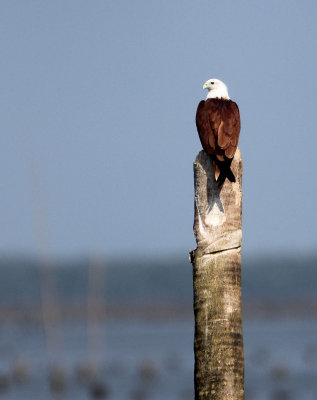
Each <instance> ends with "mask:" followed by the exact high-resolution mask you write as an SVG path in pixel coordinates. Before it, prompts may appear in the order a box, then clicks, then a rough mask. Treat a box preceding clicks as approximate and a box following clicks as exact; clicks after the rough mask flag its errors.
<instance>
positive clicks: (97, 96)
mask: <svg viewBox="0 0 317 400" xmlns="http://www.w3.org/2000/svg"><path fill="white" fill-rule="evenodd" d="M316 15H317V3H316V1H315V0H312V1H309V0H303V1H301V2H298V1H293V0H290V1H288V2H285V1H284V0H268V1H265V2H255V1H251V0H250V1H221V2H220V1H197V2H193V1H189V0H182V1H178V0H175V1H164V0H162V1H160V2H158V1H154V0H146V1H145V0H144V1H141V0H139V1H137V0H136V1H133V2H132V1H121V0H116V1H110V0H109V1H106V0H102V1H101V0H94V1H93V2H91V1H83V0H68V1H62V0H56V1H54V2H49V1H40V0H30V1H27V2H26V1H22V0H20V1H18V0H3V1H1V4H0V50H1V59H0V63H1V80H0V81H1V96H0V103H1V112H0V118H1V135H0V148H1V158H0V190H1V201H0V204H1V206H0V224H1V229H0V254H34V255H35V254H37V253H38V252H41V251H46V250H45V249H49V251H50V252H52V253H53V254H55V255H57V256H76V255H85V254H102V255H109V256H110V255H111V256H117V255H120V256H129V255H130V254H144V255H145V254H147V255H153V256H157V255H165V254H166V255H167V254H176V253H177V254H180V253H181V254H185V255H187V253H188V250H189V249H193V248H195V238H194V235H193V231H192V225H193V212H194V207H193V201H194V199H193V197H194V195H193V161H194V159H195V157H196V155H197V153H198V152H199V151H200V150H201V145H200V142H199V138H198V135H197V131H196V126H195V113H196V108H197V104H198V102H199V101H200V100H201V99H203V98H205V96H206V92H203V90H202V85H203V83H204V82H205V81H206V80H207V79H209V78H212V77H213V78H219V79H221V80H223V81H224V82H225V83H226V84H227V86H228V88H229V95H230V97H231V98H232V99H233V100H235V101H236V102H237V103H238V105H239V108H240V114H241V121H242V129H241V134H240V143H239V146H240V149H241V151H242V157H243V163H244V173H243V251H244V252H245V253H248V254H251V253H252V254H256V253H267V252H273V253H283V254H284V253H285V252H286V253H289V254H294V253H296V254H305V253H307V252H314V251H316V244H317V235H316V229H317V212H316V200H317V185H316V183H317V182H316V181H317V179H316V176H317V168H316V161H315V148H316V146H317V130H316V126H317V111H316V105H317V104H316V88H317V87H316V86H317V80H316V70H317V68H316V61H317V52H316V41H317V28H316Z"/></svg>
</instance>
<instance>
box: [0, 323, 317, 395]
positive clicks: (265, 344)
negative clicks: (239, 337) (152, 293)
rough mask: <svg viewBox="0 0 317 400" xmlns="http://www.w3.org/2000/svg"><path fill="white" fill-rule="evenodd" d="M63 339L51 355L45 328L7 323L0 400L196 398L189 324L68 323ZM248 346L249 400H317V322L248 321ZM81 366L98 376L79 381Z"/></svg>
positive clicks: (0, 347)
mask: <svg viewBox="0 0 317 400" xmlns="http://www.w3.org/2000/svg"><path fill="white" fill-rule="evenodd" d="M59 333H60V335H59V336H60V337H59V341H57V340H56V341H55V342H52V341H51V343H48V344H49V348H50V351H48V346H47V341H46V339H45V334H44V331H43V329H42V327H41V326H40V325H37V324H26V323H25V324H14V323H12V324H4V323H3V324H2V326H1V328H0V355H1V361H0V399H3V400H20V399H24V400H31V399H32V400H34V399H51V398H54V399H55V398H56V397H58V398H59V399H65V400H74V399H76V400H84V399H91V398H107V399H112V400H125V399H131V400H137V399H140V400H142V399H144V400H146V399H149V400H163V399H164V400H172V399H173V400H175V399H183V400H186V399H193V397H194V394H193V393H194V392H193V390H194V389H193V365H194V360H193V335H194V332H193V321H192V320H190V319H187V320H184V321H175V320H174V321H171V320H169V321H153V320H152V321H140V320H138V321H136V320H135V321H132V320H129V321H124V320H122V321H109V322H107V323H104V324H102V325H99V326H95V327H94V329H93V330H90V331H88V332H87V329H86V325H85V324H84V323H83V322H67V323H63V326H62V329H61V332H59ZM53 337H55V339H56V338H57V337H58V335H56V336H53ZM244 345H245V364H246V377H245V386H246V399H247V400H268V399H272V400H292V399H294V400H298V399H300V400H313V399H315V400H316V399H317V321H315V320H307V319H306V320H304V319H289V320H272V319H271V320H270V319H268V320H247V321H245V322H244ZM53 364H54V365H58V366H59V368H60V370H61V371H60V374H59V378H60V379H61V380H62V381H63V385H62V387H61V388H60V391H59V393H58V394H57V393H54V392H52V390H51V388H50V386H49V380H48V372H49V369H50V366H52V365H53ZM18 367H20V372H21V370H22V371H23V368H24V371H27V373H28V374H29V377H24V378H25V382H20V383H18V382H16V379H17V375H18V374H17V371H18V372H19V368H18ZM80 368H81V379H82V380H83V376H82V375H83V372H85V373H86V374H87V371H88V372H90V375H92V376H93V377H94V378H93V379H92V380H90V382H92V383H91V384H88V385H87V384H83V383H80V382H79V377H78V370H80ZM14 374H15V375H16V376H15V380H14V377H13V375H14ZM22 375H23V374H22ZM22 381H23V379H22ZM98 389H99V391H98ZM102 390H104V392H103V393H102ZM102 394H103V395H104V397H101V395H102ZM98 395H99V397H98ZM93 396H94V397H93Z"/></svg>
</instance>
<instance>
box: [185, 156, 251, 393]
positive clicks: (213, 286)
mask: <svg viewBox="0 0 317 400" xmlns="http://www.w3.org/2000/svg"><path fill="white" fill-rule="evenodd" d="M231 170H232V172H233V174H234V176H235V177H236V182H235V183H231V182H229V181H228V180H227V179H226V181H225V182H224V184H223V186H222V188H221V190H219V188H218V186H217V183H216V182H215V180H214V173H213V167H212V162H211V160H210V157H209V156H208V154H207V153H206V152H205V151H201V152H200V153H199V154H198V156H197V158H196V161H195V163H194V181H195V182H194V183H195V219H194V233H195V236H196V241H197V248H196V250H193V251H192V252H191V262H192V264H193V283H194V313H195V340H194V350H195V400H207V399H208V400H229V399H230V400H242V399H244V357H243V337H242V314H241V240H242V229H241V213H242V211H241V205H242V190H241V180H242V160H241V153H240V150H239V149H237V151H236V154H235V156H234V159H233V162H232V164H231Z"/></svg>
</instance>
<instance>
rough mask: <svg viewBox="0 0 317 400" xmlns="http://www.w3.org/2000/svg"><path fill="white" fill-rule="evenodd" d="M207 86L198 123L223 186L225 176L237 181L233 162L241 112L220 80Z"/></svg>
mask: <svg viewBox="0 0 317 400" xmlns="http://www.w3.org/2000/svg"><path fill="white" fill-rule="evenodd" d="M204 89H207V90H208V93H207V97H206V100H201V101H200V102H199V104H198V107H197V112H196V126H197V131H198V135H199V138H200V141H201V145H202V147H203V149H204V150H205V152H206V153H208V154H209V155H210V157H211V161H212V165H213V170H214V178H215V181H216V182H217V185H218V187H221V186H222V185H223V184H224V181H225V180H226V178H227V179H228V180H229V181H230V182H235V181H236V179H235V176H234V174H233V172H232V171H231V169H230V166H231V162H232V160H233V157H234V154H235V152H236V149H237V147H238V141H239V134H240V126H241V123H240V112H239V107H238V105H237V104H236V103H235V102H234V101H232V100H231V99H230V97H229V94H228V88H227V86H226V85H225V84H224V83H223V82H222V81H221V80H219V79H216V78H212V79H208V80H207V81H206V82H205V83H204V85H203V90H204Z"/></svg>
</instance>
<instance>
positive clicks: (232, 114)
mask: <svg viewBox="0 0 317 400" xmlns="http://www.w3.org/2000/svg"><path fill="white" fill-rule="evenodd" d="M239 134H240V114H239V108H238V106H237V104H236V103H235V102H234V101H231V100H225V101H224V102H223V107H222V109H221V123H220V125H219V129H218V146H219V147H220V148H221V149H222V150H224V154H225V156H226V157H228V158H233V156H234V154H235V152H236V149H237V146H238V141H239Z"/></svg>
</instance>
